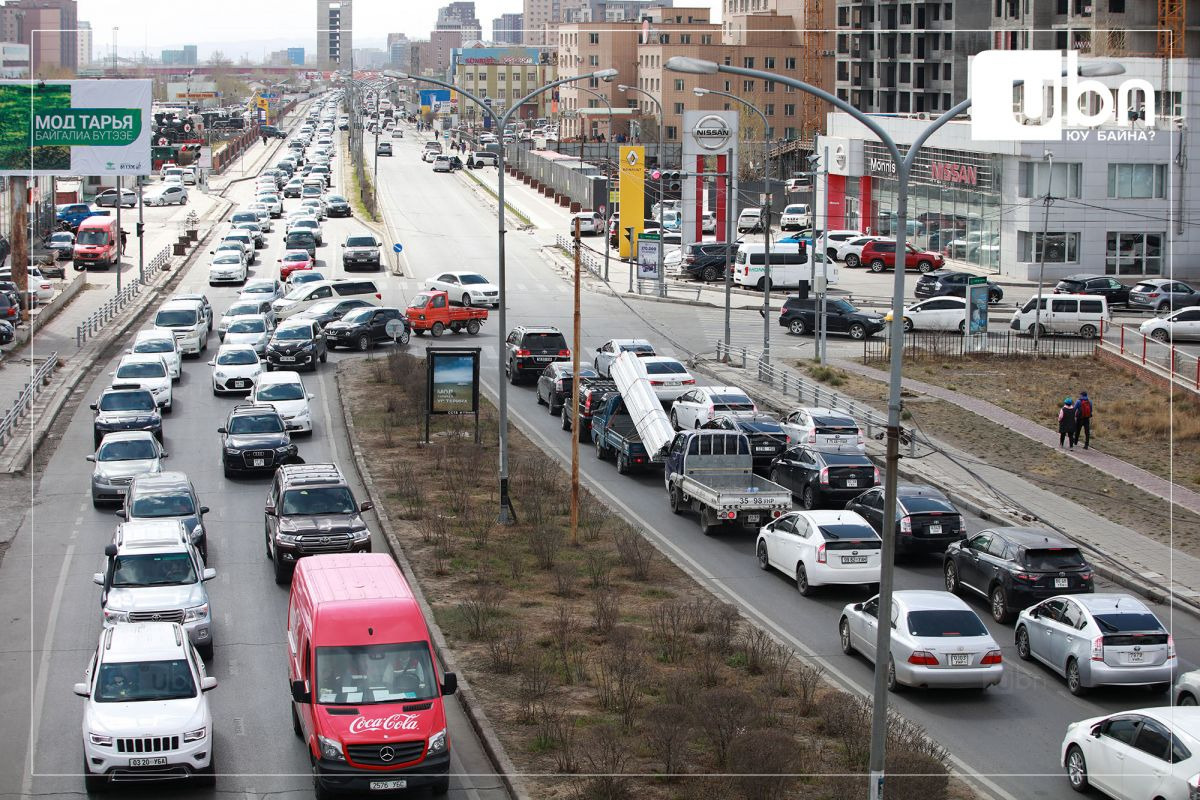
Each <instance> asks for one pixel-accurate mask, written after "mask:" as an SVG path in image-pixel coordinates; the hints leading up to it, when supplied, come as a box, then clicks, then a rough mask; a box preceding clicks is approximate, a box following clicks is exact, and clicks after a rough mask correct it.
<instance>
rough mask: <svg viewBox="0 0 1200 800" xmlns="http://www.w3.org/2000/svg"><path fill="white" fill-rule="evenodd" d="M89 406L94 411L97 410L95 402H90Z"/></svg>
mask: <svg viewBox="0 0 1200 800" xmlns="http://www.w3.org/2000/svg"><path fill="white" fill-rule="evenodd" d="M88 408H90V409H91V410H92V411H95V410H96V404H95V403H88Z"/></svg>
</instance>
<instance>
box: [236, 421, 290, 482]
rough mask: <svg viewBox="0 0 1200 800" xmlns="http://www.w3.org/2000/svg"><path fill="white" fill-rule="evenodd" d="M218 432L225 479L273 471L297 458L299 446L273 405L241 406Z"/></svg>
mask: <svg viewBox="0 0 1200 800" xmlns="http://www.w3.org/2000/svg"><path fill="white" fill-rule="evenodd" d="M217 433H219V434H221V467H222V468H223V469H224V471H225V477H226V478H233V477H235V476H237V475H244V474H246V473H255V472H270V471H272V470H274V469H276V468H277V467H278V466H279V465H280V464H283V463H285V462H287V461H290V460H292V459H294V458H295V457H296V445H294V444H292V437H291V435H290V434H288V431H287V426H286V425H285V424H284V422H283V417H282V416H281V415H280V413H279V412H278V411H277V410H276V409H275V407H274V406H270V405H254V404H252V403H240V404H238V405H236V406H234V407H233V408H232V409H231V410H230V412H229V417H228V418H227V419H226V420H225V424H224V425H222V426H221V427H220V428H217Z"/></svg>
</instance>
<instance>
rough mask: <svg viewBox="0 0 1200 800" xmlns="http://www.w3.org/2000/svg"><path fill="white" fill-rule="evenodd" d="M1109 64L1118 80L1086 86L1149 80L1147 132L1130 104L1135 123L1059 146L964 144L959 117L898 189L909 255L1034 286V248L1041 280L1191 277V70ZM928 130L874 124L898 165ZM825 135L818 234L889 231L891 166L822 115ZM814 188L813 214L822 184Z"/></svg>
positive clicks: (843, 125) (1194, 76)
mask: <svg viewBox="0 0 1200 800" xmlns="http://www.w3.org/2000/svg"><path fill="white" fill-rule="evenodd" d="M1120 63H1121V64H1122V65H1123V66H1124V67H1125V70H1126V72H1125V74H1123V75H1118V76H1113V77H1106V78H1100V79H1096V80H1100V81H1101V82H1103V83H1104V85H1106V86H1108V87H1109V88H1111V89H1116V88H1117V87H1119V86H1120V85H1121V84H1122V83H1123V82H1125V81H1128V80H1130V79H1144V80H1146V81H1148V82H1149V83H1150V85H1151V86H1152V87H1153V88H1154V90H1155V106H1154V110H1155V111H1156V118H1155V119H1154V120H1153V122H1151V120H1150V119H1149V115H1148V114H1147V112H1148V111H1149V110H1150V109H1149V108H1142V104H1141V102H1140V93H1139V94H1138V95H1135V98H1138V99H1139V102H1136V103H1135V104H1134V105H1133V109H1134V111H1135V112H1136V111H1138V110H1139V109H1140V110H1141V111H1142V115H1143V116H1146V117H1147V118H1146V119H1144V120H1141V119H1137V120H1132V121H1130V123H1129V124H1127V125H1124V126H1118V125H1116V124H1112V123H1110V124H1107V125H1103V126H1101V127H1099V128H1068V127H1067V126H1066V125H1064V129H1063V133H1062V138H1061V140H1060V141H1052V142H1040V141H1034V142H1014V141H996V140H986V139H981V140H976V139H973V138H972V134H971V123H970V120H969V119H968V118H966V117H964V118H963V119H962V120H961V121H955V122H951V123H949V124H947V125H946V126H944V127H943V128H942V129H941V130H940V131H938V133H936V134H934V136H933V137H932V138H931V139H930V140H929V142H928V143H927V144H926V145H925V147H924V148H923V150H922V152H921V154H920V155H919V156H918V157H917V160H916V162H915V164H914V166H913V169H912V174H911V177H910V192H909V206H908V219H909V221H910V222H909V238H910V240H911V241H912V242H913V244H914V245H915V246H917V247H921V248H927V249H934V250H939V251H941V252H945V253H947V254H948V255H950V256H951V257H953V258H959V259H962V260H965V261H968V262H972V263H975V264H977V265H979V266H983V267H988V268H991V269H992V270H994V271H997V272H999V273H1000V274H1003V275H1006V276H1010V277H1013V278H1017V279H1023V280H1036V279H1037V276H1038V269H1039V260H1040V258H1041V255H1042V249H1043V246H1044V247H1045V260H1046V267H1045V275H1046V278H1047V280H1050V279H1056V278H1058V277H1061V276H1064V275H1069V274H1072V273H1078V272H1094V273H1107V274H1110V275H1114V276H1117V277H1118V278H1121V279H1122V280H1125V281H1126V282H1129V281H1131V280H1133V279H1136V278H1137V277H1139V276H1142V275H1164V276H1166V275H1173V276H1174V277H1177V278H1181V279H1188V278H1200V211H1197V210H1196V209H1195V208H1194V205H1195V204H1196V203H1197V202H1200V171H1198V170H1196V169H1189V162H1188V159H1189V155H1191V154H1195V155H1196V156H1197V157H1200V137H1198V134H1197V130H1196V127H1195V121H1196V120H1200V115H1198V114H1197V111H1200V109H1198V108H1197V105H1198V104H1200V61H1196V60H1191V59H1177V60H1175V61H1173V62H1171V63H1169V64H1168V65H1166V67H1165V68H1164V64H1163V61H1162V60H1160V59H1154V58H1124V59H1120ZM1164 78H1165V80H1164ZM1164 84H1165V85H1166V86H1167V87H1168V88H1167V91H1165V92H1164V91H1163V90H1162V87H1163V86H1164ZM977 102H978V100H977ZM1115 107H1116V105H1115V103H1114V105H1113V108H1115ZM1095 108H1096V103H1095V99H1094V98H1092V109H1093V110H1094V109H1095ZM935 117H936V115H935V114H923V115H904V116H888V115H877V116H875V117H874V118H875V120H876V121H877V122H878V123H879V124H880V126H881V127H882V128H883V129H884V130H885V131H887V133H888V135H889V136H891V137H892V138H893V139H894V140H895V141H896V142H898V143H899V144H900V145H901V153H903V152H904V150H905V148H906V147H907V145H908V143H910V142H912V141H913V140H914V139H915V138H916V137H917V136H918V135H919V134H920V133H921V132H922V131H923V130H924V129H925V128H927V127H928V126H929V124H930V122H931V121H932V120H933V119H934V118H935ZM827 129H828V131H829V135H828V136H825V137H821V139H819V140H818V144H817V149H816V153H817V155H822V154H823V152H824V151H825V148H826V147H827V146H828V148H829V152H830V159H829V161H830V166H829V169H830V173H831V174H830V176H829V180H828V203H829V205H828V212H829V213H828V221H827V227H828V228H829V229H837V228H858V229H861V230H865V229H866V228H871V229H872V231H873V232H875V233H885V234H886V233H890V232H892V231H893V229H894V227H895V210H896V186H897V181H896V179H895V172H896V166H895V164H894V163H893V161H892V158H891V156H890V155H889V154H888V153H887V151H886V149H884V147H883V145H882V144H881V143H880V142H879V140H878V139H877V137H875V136H874V135H873V134H871V133H870V132H869V131H868V130H867V129H866V128H865V127H864V126H863V125H862V124H860V123H859V122H857V121H856V120H854V118H853V117H851V116H850V115H848V114H844V113H841V112H837V113H833V114H830V115H829V123H828V128H827ZM1051 165H1053V166H1051ZM1051 169H1053V176H1051ZM1051 177H1052V178H1053V180H1052V181H1051ZM817 186H818V202H817V208H818V209H821V208H824V207H825V206H824V196H825V194H826V193H825V188H824V187H825V182H824V181H821V180H818V182H817ZM1047 189H1049V190H1050V195H1051V198H1052V200H1051V203H1050V207H1049V212H1048V215H1047V210H1046V205H1045V203H1044V198H1045V196H1046V194H1047ZM817 224H818V226H819V227H820V226H821V225H822V220H820V219H818V220H817ZM1043 230H1045V231H1046V233H1045V234H1044V235H1043Z"/></svg>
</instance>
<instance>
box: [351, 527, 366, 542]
mask: <svg viewBox="0 0 1200 800" xmlns="http://www.w3.org/2000/svg"><path fill="white" fill-rule="evenodd" d="M350 535H351V537H353V539H354V541H356V542H365V541H366V540H367V539H370V538H371V532H370V531H369V530H367V529H366V528H363V529H362V530H361V531H354V532H352V533H351V534H350Z"/></svg>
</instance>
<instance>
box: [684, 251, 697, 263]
mask: <svg viewBox="0 0 1200 800" xmlns="http://www.w3.org/2000/svg"><path fill="white" fill-rule="evenodd" d="M683 263H685V264H695V263H696V257H695V256H694V255H692V254H691V253H688V254H687V255H686V256H684V257H683Z"/></svg>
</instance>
